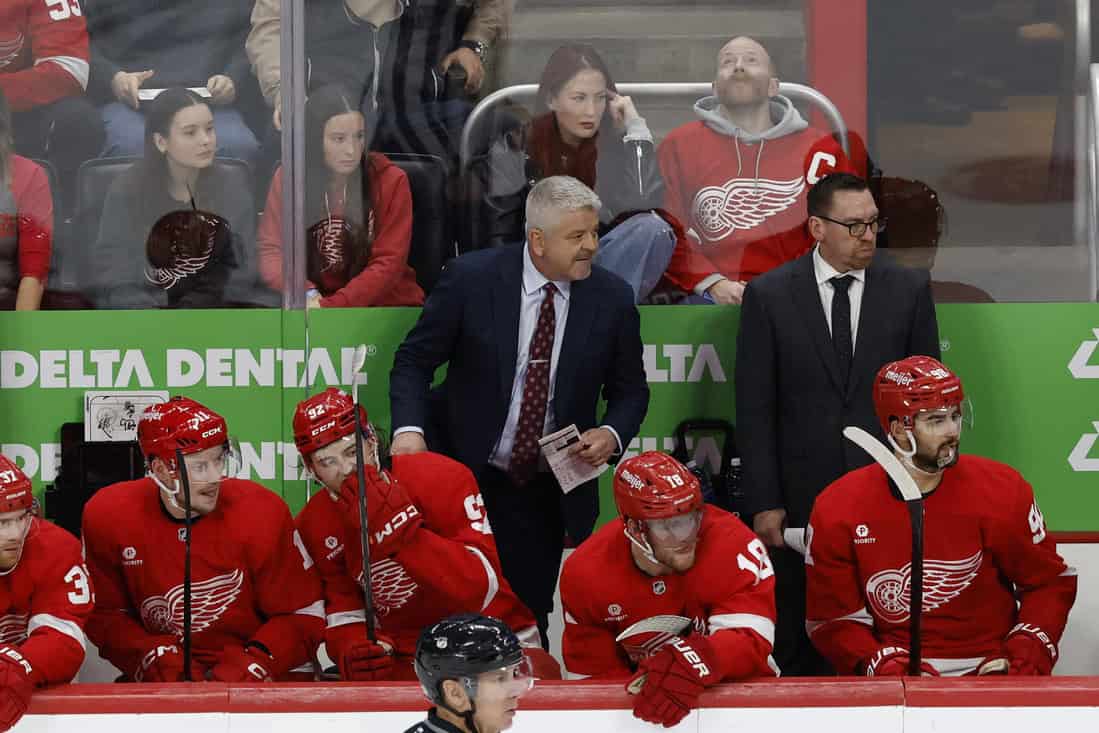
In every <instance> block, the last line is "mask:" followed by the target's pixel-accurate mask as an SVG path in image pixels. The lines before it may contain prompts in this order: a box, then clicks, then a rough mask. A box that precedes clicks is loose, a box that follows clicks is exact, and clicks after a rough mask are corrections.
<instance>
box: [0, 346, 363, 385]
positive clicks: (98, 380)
mask: <svg viewBox="0 0 1099 733" xmlns="http://www.w3.org/2000/svg"><path fill="white" fill-rule="evenodd" d="M145 353H146V350H145V349H125V350H120V349H89V350H83V349H73V350H69V351H62V350H56V349H43V350H41V351H37V352H31V351H18V350H3V351H0V389H34V388H40V389H153V388H165V387H166V388H169V389H186V388H188V387H195V386H203V387H285V388H294V387H306V386H307V385H314V384H318V383H322V384H324V385H327V386H339V385H350V384H351V383H352V381H353V379H354V374H353V370H354V357H355V347H354V346H346V347H342V348H340V349H339V350H338V353H337V355H336V356H335V358H333V356H332V354H331V353H330V352H329V350H328V349H323V348H314V349H310V350H309V352H308V354H306V352H305V350H304V349H282V348H261V349H239V348H238V349H205V350H203V351H197V350H193V349H165V350H164V351H163V363H164V364H165V367H164V370H163V372H162V373H160V374H157V377H156V378H155V379H154V377H153V371H152V370H151V369H150V367H149V362H148V361H147V360H146V358H145Z"/></svg>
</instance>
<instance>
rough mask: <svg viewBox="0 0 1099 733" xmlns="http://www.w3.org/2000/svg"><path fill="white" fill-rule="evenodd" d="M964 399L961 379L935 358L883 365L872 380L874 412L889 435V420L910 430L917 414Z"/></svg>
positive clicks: (911, 358)
mask: <svg viewBox="0 0 1099 733" xmlns="http://www.w3.org/2000/svg"><path fill="white" fill-rule="evenodd" d="M964 401H965V393H964V392H963V391H962V380H960V379H959V378H958V375H957V374H955V373H954V372H952V371H950V369H949V368H947V367H946V365H944V364H943V363H942V362H941V361H939V360H938V359H932V358H931V357H930V356H910V357H908V358H907V359H901V360H900V361H894V362H890V363H888V364H886V365H885V366H883V367H882V368H881V370H880V371H879V372H878V376H877V379H875V380H874V411H875V412H877V413H878V420H880V421H881V426H882V429H883V430H884V431H885V432H886V434H887V435H888V434H889V423H890V421H891V420H900V421H901V422H902V424H903V425H904V427H906V428H908V429H911V428H912V424H913V421H914V420H915V418H916V415H917V414H919V413H921V412H924V411H927V410H941V409H944V408H948V407H954V406H955V405H960V404H962V402H964Z"/></svg>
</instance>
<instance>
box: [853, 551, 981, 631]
mask: <svg viewBox="0 0 1099 733" xmlns="http://www.w3.org/2000/svg"><path fill="white" fill-rule="evenodd" d="M983 557H984V555H983V553H982V551H981V550H978V551H977V554H975V555H972V556H970V557H967V558H965V559H964V560H924V564H923V612H924V613H928V612H929V611H934V610H935V609H936V608H939V607H940V606H945V605H946V604H947V603H950V602H951V601H952V600H954V599H955V598H957V597H958V596H959V595H961V593H962V591H964V590H965V589H966V588H968V587H969V585H970V583H972V582H973V579H974V578H976V577H977V573H978V572H979V571H980V569H981V560H982V559H983ZM911 593H912V563H907V564H906V565H905V566H904V567H902V568H901V569H900V570H894V569H892V568H890V569H887V570H881V571H879V572H876V573H874V574H873V575H871V576H870V579H869V580H868V581H866V596H867V597H868V598H869V599H870V605H871V606H873V611H874V614H875V615H876V616H879V617H881V618H882V619H883V620H884V621H886V622H888V623H895V624H897V623H901V622H903V621H907V620H908V615H909V607H910V604H911Z"/></svg>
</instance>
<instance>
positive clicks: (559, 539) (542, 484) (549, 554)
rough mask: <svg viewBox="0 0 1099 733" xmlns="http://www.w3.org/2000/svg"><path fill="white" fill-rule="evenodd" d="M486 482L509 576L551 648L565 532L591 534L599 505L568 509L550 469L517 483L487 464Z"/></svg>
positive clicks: (487, 503)
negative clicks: (551, 617)
mask: <svg viewBox="0 0 1099 733" xmlns="http://www.w3.org/2000/svg"><path fill="white" fill-rule="evenodd" d="M480 486H481V496H482V498H483V499H484V501H485V508H486V509H487V510H488V518H489V521H490V522H491V523H492V533H493V535H494V536H495V538H496V550H497V552H498V553H499V555H500V565H501V567H502V569H503V571H504V577H505V578H507V581H508V584H509V585H511V589H512V590H513V591H515V594H516V595H517V596H518V597H519V600H521V601H522V602H523V603H524V604H525V605H526V607H527V608H529V609H530V610H531V612H532V613H533V614H534V617H535V619H536V620H537V622H538V630H539V632H541V634H542V645H543V646H545V647H547V648H548V644H549V637H548V636H547V635H546V629H547V627H548V623H549V614H550V611H552V610H553V591H554V589H555V588H556V587H557V573H558V571H559V570H560V569H561V553H562V552H563V551H564V549H565V532H566V531H567V532H568V533H569V536H570V537H571V538H572V539H573V540H575V541H576V542H577V543H579V542H582V541H583V540H585V539H587V537H588V535H590V534H591V531H592V528H593V527H594V526H595V518H596V514H597V513H598V506H596V507H595V509H594V510H593V511H591V512H581V511H577V510H576V507H572V510H571V511H565V505H566V503H567V501H568V499H569V497H568V496H566V495H565V494H564V493H562V491H561V487H560V486H559V485H558V483H557V480H556V479H555V478H554V477H553V474H550V473H538V474H536V475H535V477H534V478H533V479H532V480H531V481H530V482H529V483H527V484H526V485H525V486H516V485H515V484H513V483H512V481H511V478H510V477H509V476H508V475H507V474H506V473H504V472H503V471H500V470H499V469H497V468H494V467H492V466H486V467H485V468H484V470H483V471H481V476H480ZM577 491H582V489H577ZM576 498H580V497H576ZM589 514H590V516H588V515H589Z"/></svg>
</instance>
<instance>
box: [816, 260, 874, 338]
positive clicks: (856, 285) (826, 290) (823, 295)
mask: <svg viewBox="0 0 1099 733" xmlns="http://www.w3.org/2000/svg"><path fill="white" fill-rule="evenodd" d="M813 270H814V271H815V273H816V276H817V291H818V292H819V293H820V304H821V306H823V307H824V320H825V322H826V323H827V324H828V333H829V335H831V333H832V296H833V295H834V294H835V292H836V290H835V288H834V287H833V286H832V283H831V282H829V281H830V280H831V279H832V278H834V277H841V276H843V275H850V276H851V277H853V278H855V279H854V280H852V281H851V284H850V285H848V286H847V298H848V300H850V301H851V346H852V347H854V346H855V344H857V343H858V335H859V334H858V331H859V310H860V309H861V307H862V293H863V290H865V289H866V270H848V271H847V272H840V271H839V270H837V269H836V268H834V267H832V266H831V265H830V264H828V262H827V261H825V259H824V258H823V257H821V256H820V245H819V244H818V245H817V246H815V247H813Z"/></svg>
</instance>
